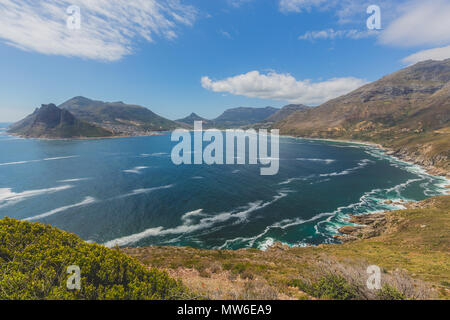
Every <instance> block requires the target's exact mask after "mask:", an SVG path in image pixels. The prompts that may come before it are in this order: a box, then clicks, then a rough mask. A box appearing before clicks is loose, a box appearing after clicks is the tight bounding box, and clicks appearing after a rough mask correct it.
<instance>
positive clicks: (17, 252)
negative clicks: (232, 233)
mask: <svg viewBox="0 0 450 320" xmlns="http://www.w3.org/2000/svg"><path fill="white" fill-rule="evenodd" d="M70 265H77V266H79V267H80V270H81V289H80V290H69V289H67V286H66V282H67V279H68V278H69V276H70V274H67V267H68V266H70ZM189 296H190V294H189V293H188V291H187V290H186V289H185V287H184V286H183V285H182V284H181V282H179V281H176V280H174V279H172V278H170V277H169V276H168V275H167V273H165V272H162V271H159V270H157V269H151V270H148V269H146V268H145V267H144V266H143V265H141V264H140V263H138V262H137V261H135V260H134V259H132V258H130V257H128V256H127V255H125V254H124V253H121V252H120V251H119V250H118V248H116V249H108V248H106V247H104V246H100V245H97V244H88V243H86V242H84V241H82V240H81V239H80V238H79V237H78V236H76V235H74V234H70V233H67V232H64V231H61V230H59V229H56V228H53V227H51V226H45V225H42V224H38V223H29V222H22V221H18V220H15V219H10V218H5V219H2V220H0V299H26V300H28V299H132V300H138V299H152V300H154V299H177V298H186V297H189Z"/></svg>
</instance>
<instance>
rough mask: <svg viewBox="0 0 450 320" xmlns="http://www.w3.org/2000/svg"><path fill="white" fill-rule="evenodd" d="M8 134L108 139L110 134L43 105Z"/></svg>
mask: <svg viewBox="0 0 450 320" xmlns="http://www.w3.org/2000/svg"><path fill="white" fill-rule="evenodd" d="M8 133H12V134H16V135H20V136H24V137H29V138H82V137H83V138H84V137H108V136H111V135H112V132H110V131H107V130H105V129H103V128H100V127H97V126H95V125H92V124H90V123H87V122H85V121H81V120H78V119H77V118H76V117H75V116H74V115H72V114H71V113H70V112H69V111H67V110H64V109H60V108H58V107H57V106H55V105H54V104H52V103H51V104H43V105H42V106H41V107H40V108H37V109H36V110H35V111H34V112H33V113H32V114H30V115H29V116H27V117H26V118H25V119H23V120H21V121H19V122H17V123H15V124H13V125H12V126H11V127H10V128H9V129H8Z"/></svg>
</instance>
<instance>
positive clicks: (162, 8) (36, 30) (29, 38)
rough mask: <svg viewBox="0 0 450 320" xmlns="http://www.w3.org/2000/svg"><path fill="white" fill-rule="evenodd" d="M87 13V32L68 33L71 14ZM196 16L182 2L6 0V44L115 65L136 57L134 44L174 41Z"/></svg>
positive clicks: (2, 30) (2, 9)
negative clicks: (74, 11) (73, 11)
mask: <svg viewBox="0 0 450 320" xmlns="http://www.w3.org/2000/svg"><path fill="white" fill-rule="evenodd" d="M71 5H76V6H79V7H80V9H81V29H79V30H70V29H68V28H67V27H66V19H67V17H68V15H67V13H66V9H67V8H68V7H69V6H71ZM195 15H196V11H195V9H194V8H193V7H191V6H187V5H184V4H182V3H181V2H180V1H179V0H160V1H157V0H135V1H128V0H114V1H110V0H69V1H67V0H47V1H24V0H0V38H1V39H3V40H4V42H5V43H7V44H8V45H11V46H14V47H17V48H20V49H23V50H27V51H34V52H39V53H43V54H51V55H63V56H69V57H81V58H87V59H95V60H104V61H114V60H118V59H120V58H122V57H123V56H125V55H128V54H131V53H132V52H133V41H138V40H144V41H149V42H152V41H154V40H155V37H161V38H166V39H174V38H176V37H177V31H178V27H179V26H181V25H192V23H193V22H194V20H195Z"/></svg>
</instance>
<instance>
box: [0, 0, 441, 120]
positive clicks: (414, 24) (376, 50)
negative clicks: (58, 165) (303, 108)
mask: <svg viewBox="0 0 450 320" xmlns="http://www.w3.org/2000/svg"><path fill="white" fill-rule="evenodd" d="M128 2H129V1H125V0H116V1H108V0H89V1H87V0H72V1H56V0H49V1H29V0H21V1H18V0H2V1H1V3H2V4H3V6H0V70H1V71H0V97H1V101H0V122H9V121H16V120H19V119H20V118H22V117H23V116H25V115H27V114H29V113H30V112H32V111H33V110H34V108H36V107H38V106H40V104H42V103H50V102H53V103H56V104H60V103H62V102H64V101H65V100H67V99H69V98H71V97H74V96H78V95H82V96H86V97H88V98H92V99H97V100H103V101H124V102H126V103H132V104H139V105H142V106H145V107H148V108H150V109H151V110H153V111H154V112H156V113H158V114H160V115H162V116H165V117H168V118H170V119H176V118H181V117H184V116H186V115H188V114H190V113H191V112H196V113H198V114H199V115H201V116H204V117H207V118H213V117H216V116H218V115H219V114H220V113H222V112H223V111H224V110H225V109H227V108H231V107H238V106H248V107H264V106H268V105H270V106H274V107H281V106H283V105H286V104H288V103H304V104H308V105H318V104H320V103H322V102H325V101H327V100H328V99H330V98H333V97H336V96H339V95H341V94H345V93H347V92H349V91H351V90H353V89H356V88H357V87H359V86H360V85H362V84H364V83H366V82H368V81H374V80H377V79H379V78H380V77H382V76H384V75H386V74H389V73H391V72H394V71H396V70H398V69H400V68H402V67H405V66H407V65H408V64H411V63H414V62H417V61H421V60H425V59H428V58H433V59H438V60H439V59H444V58H450V46H449V45H450V32H448V30H450V25H449V23H450V22H449V21H450V19H448V17H449V16H450V1H449V0H435V1H419V2H417V1H396V2H395V4H392V3H391V2H390V1H385V0H381V1H369V2H367V1H356V0H343V1H334V0H330V1H326V0H185V1H178V0H164V1H156V0H137V1H133V4H132V5H131V4H129V3H128ZM370 4H376V5H378V6H379V7H380V9H381V22H382V29H381V30H378V31H370V30H368V28H367V26H366V20H367V19H368V18H369V16H370V14H367V13H366V9H367V7H368V6H369V5H370ZM70 5H76V6H78V7H79V8H80V17H81V24H80V29H75V30H72V29H69V28H67V25H66V19H67V17H68V15H67V13H66V12H65V10H66V9H67V7H69V6H70Z"/></svg>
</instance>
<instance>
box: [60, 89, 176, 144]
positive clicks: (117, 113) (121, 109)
mask: <svg viewBox="0 0 450 320" xmlns="http://www.w3.org/2000/svg"><path fill="white" fill-rule="evenodd" d="M59 107H60V108H62V109H66V110H68V111H70V112H71V113H72V114H73V115H74V116H76V117H77V118H79V119H81V120H83V121H86V122H90V123H93V124H96V125H98V126H101V127H104V128H106V129H108V130H110V131H112V132H114V134H125V135H145V134H148V133H151V132H154V131H169V130H173V129H176V128H177V127H179V126H180V125H179V124H177V123H176V122H174V121H171V120H168V119H166V118H163V117H161V116H159V115H157V114H156V113H154V112H152V111H150V110H149V109H147V108H144V107H141V106H137V105H128V104H125V103H123V102H121V101H119V102H103V101H95V100H91V99H88V98H85V97H75V98H72V99H70V100H68V101H66V102H64V103H63V104H61V105H59Z"/></svg>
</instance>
